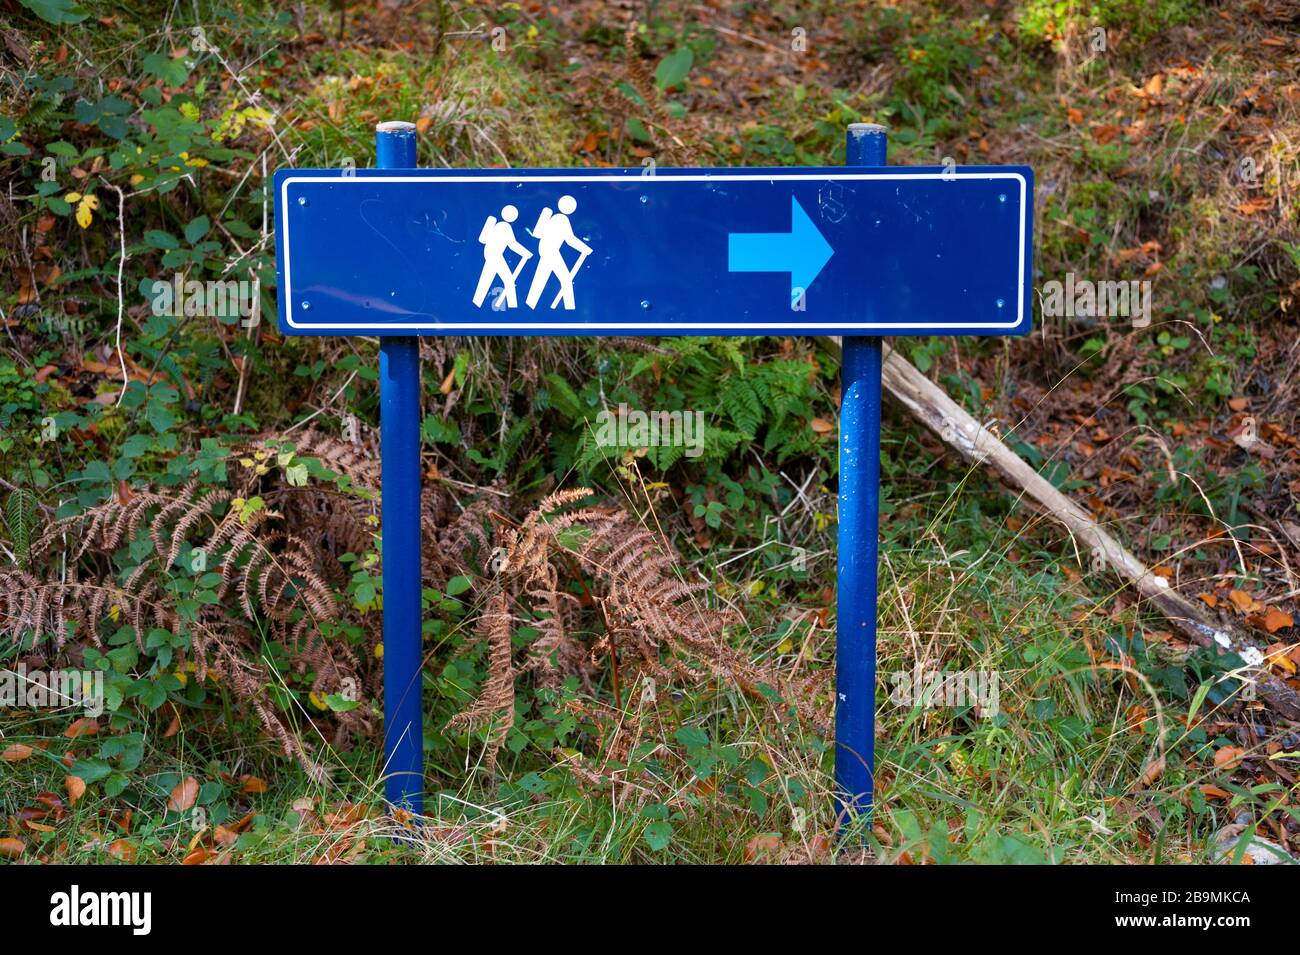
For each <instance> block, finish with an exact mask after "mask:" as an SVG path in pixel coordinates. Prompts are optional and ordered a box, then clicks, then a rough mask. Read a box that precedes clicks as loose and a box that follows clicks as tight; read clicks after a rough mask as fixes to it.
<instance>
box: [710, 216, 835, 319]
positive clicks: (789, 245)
mask: <svg viewBox="0 0 1300 955" xmlns="http://www.w3.org/2000/svg"><path fill="white" fill-rule="evenodd" d="M834 254H835V250H834V249H832V248H831V247H830V244H829V243H828V242H827V241H826V239H825V237H824V236H823V235H822V234H821V232H820V231H819V230H818V229H817V226H816V225H814V224H813V221H812V219H810V218H808V213H806V212H804V211H803V206H801V205H799V200H798V199H796V198H795V197H794V196H791V197H790V231H789V232H732V233H730V234H729V235H728V236H727V271H729V272H789V273H790V300H791V301H792V302H793V301H795V300H796V299H797V298H798V296H799V295H800V294H801V293H806V292H807V291H808V287H809V286H810V285H812V283H813V282H814V281H815V280H816V278H817V276H818V275H819V274H820V273H821V270H822V267H823V266H824V265H825V264H826V263H827V262H828V261H830V257H831V256H832V255H834Z"/></svg>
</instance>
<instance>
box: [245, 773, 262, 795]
mask: <svg viewBox="0 0 1300 955" xmlns="http://www.w3.org/2000/svg"><path fill="white" fill-rule="evenodd" d="M240 788H241V789H242V790H243V791H244V792H246V793H248V795H250V796H260V795H261V794H262V793H264V792H266V783H264V782H263V781H262V780H260V779H258V778H257V777H256V776H245V777H244V779H243V783H242V785H241V787H240Z"/></svg>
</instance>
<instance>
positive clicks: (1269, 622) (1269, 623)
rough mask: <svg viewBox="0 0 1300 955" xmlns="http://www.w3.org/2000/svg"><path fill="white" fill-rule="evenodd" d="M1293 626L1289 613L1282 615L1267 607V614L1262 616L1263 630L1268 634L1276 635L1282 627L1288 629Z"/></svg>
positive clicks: (1279, 611) (1278, 611)
mask: <svg viewBox="0 0 1300 955" xmlns="http://www.w3.org/2000/svg"><path fill="white" fill-rule="evenodd" d="M1294 624H1295V621H1294V620H1292V619H1291V615H1290V614H1289V613H1283V612H1282V611H1281V610H1278V609H1277V608H1276V607H1269V608H1268V613H1266V614H1264V629H1265V630H1267V631H1268V632H1269V633H1277V632H1278V631H1279V630H1281V629H1282V628H1283V627H1290V626H1293V625H1294Z"/></svg>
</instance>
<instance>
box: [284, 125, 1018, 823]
mask: <svg viewBox="0 0 1300 955" xmlns="http://www.w3.org/2000/svg"><path fill="white" fill-rule="evenodd" d="M376 146H377V156H378V163H377V165H378V168H376V169H356V170H353V169H347V170H338V169H281V170H279V171H278V172H277V173H276V175H275V181H274V189H275V204H276V253H277V263H278V277H279V282H278V298H279V325H280V330H281V332H283V333H284V334H285V335H366V336H377V337H379V339H380V408H381V435H380V437H381V442H382V448H383V517H384V525H383V526H384V532H385V533H384V555H385V560H384V597H385V599H384V640H385V655H384V662H385V720H386V731H385V746H386V757H387V763H386V773H387V777H386V778H387V783H386V793H387V795H388V798H389V801H390V802H391V803H392V804H394V805H396V806H405V807H407V808H409V809H412V810H414V811H417V812H418V811H420V810H421V809H422V792H423V785H422V771H423V767H422V754H421V749H420V747H421V738H422V725H423V723H422V709H421V706H420V678H419V674H420V662H421V661H420V569H419V553H420V551H419V520H418V509H419V500H420V496H419V481H420V468H419V431H418V429H419V408H420V400H419V399H420V394H419V388H420V383H419V362H418V350H417V348H416V340H417V337H418V336H422V335H841V336H844V339H843V344H844V360H843V368H842V375H843V378H844V381H843V387H842V389H841V391H842V394H843V400H842V406H841V418H840V462H841V464H840V531H839V533H840V554H839V568H838V583H839V607H838V611H839V612H838V643H837V696H836V701H837V716H836V743H837V749H836V781H837V792H838V793H839V794H840V808H841V810H842V811H843V812H844V813H846V814H850V815H852V814H857V815H863V814H865V813H866V811H867V810H869V808H870V805H871V792H872V786H871V767H872V759H873V750H872V740H873V735H874V682H875V614H876V607H875V601H876V581H875V576H876V533H877V516H876V508H877V503H878V498H877V495H878V479H879V429H880V417H879V411H880V354H881V352H880V337H881V336H890V335H1022V334H1025V333H1026V332H1028V331H1029V329H1030V316H1031V298H1030V291H1031V288H1032V282H1031V276H1030V268H1031V256H1032V237H1033V172H1032V171H1031V170H1030V169H1029V168H1028V167H1024V166H969V167H956V166H951V165H948V166H943V167H890V166H887V165H886V164H885V131H884V129H883V128H882V127H879V126H874V125H870V124H858V125H855V126H853V127H851V128H850V130H849V133H848V153H847V155H848V164H847V165H845V166H834V167H826V168H797V167H795V168H777V169H756V168H704V169H685V168H683V169H665V168H663V167H658V168H655V167H650V168H649V169H490V170H486V169H485V170H443V169H418V168H415V167H416V159H415V130H414V127H413V126H412V125H411V124H409V123H383V124H380V126H379V127H378V131H377V135H376Z"/></svg>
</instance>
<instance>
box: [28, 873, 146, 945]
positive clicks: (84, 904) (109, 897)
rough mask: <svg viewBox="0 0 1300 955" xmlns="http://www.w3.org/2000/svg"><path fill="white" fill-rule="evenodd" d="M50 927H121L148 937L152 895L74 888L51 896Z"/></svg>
mask: <svg viewBox="0 0 1300 955" xmlns="http://www.w3.org/2000/svg"><path fill="white" fill-rule="evenodd" d="M50 924H51V925H54V926H57V927H69V928H72V927H76V926H82V925H93V926H108V925H120V926H125V927H127V928H130V929H131V934H132V935H148V934H149V932H150V931H151V929H152V928H153V893H151V892H92V891H90V890H86V891H84V892H83V891H82V889H81V886H79V885H74V886H72V888H70V889H69V890H68V891H67V892H55V893H54V894H53V895H51V896H50Z"/></svg>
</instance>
